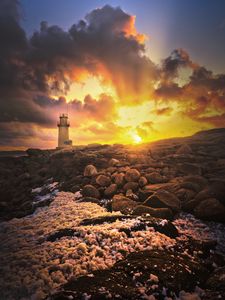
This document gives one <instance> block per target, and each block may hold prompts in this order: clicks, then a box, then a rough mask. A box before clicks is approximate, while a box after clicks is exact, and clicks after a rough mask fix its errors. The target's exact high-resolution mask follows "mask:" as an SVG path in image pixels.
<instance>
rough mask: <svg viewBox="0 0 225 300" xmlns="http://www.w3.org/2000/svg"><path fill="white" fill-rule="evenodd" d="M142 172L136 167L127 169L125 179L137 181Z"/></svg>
mask: <svg viewBox="0 0 225 300" xmlns="http://www.w3.org/2000/svg"><path fill="white" fill-rule="evenodd" d="M140 176H141V174H140V172H139V171H138V170H136V169H129V170H127V171H126V174H125V179H126V181H127V182H136V181H138V179H139V178H140Z"/></svg>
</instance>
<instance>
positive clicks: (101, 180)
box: [96, 175, 111, 187]
mask: <svg viewBox="0 0 225 300" xmlns="http://www.w3.org/2000/svg"><path fill="white" fill-rule="evenodd" d="M96 183H97V184H99V185H100V186H103V187H106V186H109V185H110V184H111V179H110V178H109V177H108V176H105V175H99V176H98V177H97V178H96Z"/></svg>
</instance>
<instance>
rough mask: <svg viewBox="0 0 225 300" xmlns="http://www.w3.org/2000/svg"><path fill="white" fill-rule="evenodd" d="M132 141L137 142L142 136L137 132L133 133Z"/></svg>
mask: <svg viewBox="0 0 225 300" xmlns="http://www.w3.org/2000/svg"><path fill="white" fill-rule="evenodd" d="M133 141H134V143H135V144H139V143H141V142H142V138H141V137H140V136H139V135H138V134H136V133H135V134H133Z"/></svg>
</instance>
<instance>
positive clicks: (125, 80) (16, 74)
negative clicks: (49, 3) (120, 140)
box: [0, 0, 156, 125]
mask: <svg viewBox="0 0 225 300" xmlns="http://www.w3.org/2000/svg"><path fill="white" fill-rule="evenodd" d="M19 9H20V7H19V3H18V1H14V0H4V1H1V2H0V40H1V41H2V43H1V47H0V54H1V55H0V92H1V94H0V109H1V111H4V114H3V115H2V116H1V117H0V122H10V121H12V122H13V121H15V120H18V121H20V122H32V121H33V122H34V123H37V124H46V123H49V125H50V124H52V120H51V117H50V118H49V121H48V120H47V118H46V112H45V111H44V109H43V105H39V104H40V103H39V104H38V103H37V100H36V99H37V96H36V94H39V95H40V94H42V97H43V98H42V100H43V99H44V97H45V98H46V99H49V96H48V95H49V93H52V92H54V93H56V92H59V93H60V92H63V93H64V92H65V91H67V90H68V88H69V85H70V83H71V81H73V80H79V76H80V75H83V73H85V72H86V73H87V74H93V75H96V76H101V78H102V79H103V80H104V81H105V82H111V83H112V84H113V85H114V86H115V87H116V90H117V92H118V94H119V95H121V96H125V95H126V96H127V95H128V94H129V93H130V94H131V95H132V100H131V98H130V100H129V101H133V100H134V99H135V98H136V99H137V98H138V95H139V94H141V93H142V90H143V87H144V89H146V90H148V89H150V88H151V85H150V81H151V80H150V78H151V76H152V74H153V73H154V74H156V68H155V66H154V64H153V63H152V62H151V61H150V60H149V59H148V58H147V57H145V56H144V55H143V54H144V44H143V43H142V42H141V40H142V39H143V36H142V35H140V34H138V33H137V32H136V30H135V27H134V18H133V17H132V16H130V15H128V14H126V13H125V12H123V11H122V10H121V9H120V8H112V7H110V6H104V7H103V8H101V9H96V10H94V11H92V12H91V13H89V14H88V15H87V16H86V18H85V20H82V21H80V22H78V23H77V24H74V25H72V26H71V28H70V29H69V30H68V31H64V30H63V29H61V28H60V27H58V26H56V25H54V26H48V24H47V23H46V22H42V23H41V25H40V30H39V31H36V32H34V34H33V35H32V37H31V38H30V39H28V38H27V37H26V35H25V32H24V30H23V29H22V28H21V26H20V13H19ZM143 83H146V84H147V83H148V86H146V84H143ZM127 91H129V93H128V92H127ZM39 100H40V99H39ZM46 101H47V105H48V106H49V107H51V105H53V104H54V103H53V101H52V100H51V101H48V100H46ZM124 101H125V100H124ZM126 101H127V100H126ZM137 101H139V100H137ZM59 104H60V103H59V102H56V106H60V105H59ZM61 104H62V103H61ZM104 104H105V103H104ZM91 106H92V102H91V100H89V101H88V100H87V101H86V102H85V106H84V108H85V109H87V111H89V110H90V108H91ZM93 107H95V105H94V106H93ZM93 107H92V109H94V108H93ZM103 107H104V105H103ZM78 109H79V105H78ZM96 115H97V114H96Z"/></svg>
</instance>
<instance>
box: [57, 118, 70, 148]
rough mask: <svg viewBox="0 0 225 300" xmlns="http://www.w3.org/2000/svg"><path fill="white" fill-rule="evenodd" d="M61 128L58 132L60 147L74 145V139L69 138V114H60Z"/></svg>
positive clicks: (59, 123)
mask: <svg viewBox="0 0 225 300" xmlns="http://www.w3.org/2000/svg"><path fill="white" fill-rule="evenodd" d="M57 126H58V128H59V132H58V148H67V147H71V146H72V141H71V140H70V139H69V127H70V123H69V120H68V114H61V115H60V116H59V122H58V124H57Z"/></svg>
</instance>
